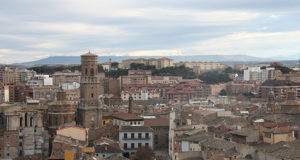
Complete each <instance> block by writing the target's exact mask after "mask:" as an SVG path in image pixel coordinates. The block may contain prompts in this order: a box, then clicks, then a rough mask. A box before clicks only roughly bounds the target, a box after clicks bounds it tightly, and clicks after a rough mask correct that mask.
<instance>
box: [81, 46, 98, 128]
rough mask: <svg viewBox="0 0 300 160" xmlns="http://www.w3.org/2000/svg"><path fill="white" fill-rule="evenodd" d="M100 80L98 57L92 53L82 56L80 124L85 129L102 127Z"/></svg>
mask: <svg viewBox="0 0 300 160" xmlns="http://www.w3.org/2000/svg"><path fill="white" fill-rule="evenodd" d="M99 95H100V79H99V77H98V56H97V55H95V54H92V53H90V52H88V53H86V54H83V55H81V79H80V103H79V106H78V124H79V125H80V126H82V127H85V128H91V129H96V128H99V127H101V124H102V123H101V121H102V110H101V109H102V106H100V105H101V104H100V103H99Z"/></svg>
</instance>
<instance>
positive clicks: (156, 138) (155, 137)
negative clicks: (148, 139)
mask: <svg viewBox="0 0 300 160" xmlns="http://www.w3.org/2000/svg"><path fill="white" fill-rule="evenodd" d="M154 142H155V144H158V135H155V136H154Z"/></svg>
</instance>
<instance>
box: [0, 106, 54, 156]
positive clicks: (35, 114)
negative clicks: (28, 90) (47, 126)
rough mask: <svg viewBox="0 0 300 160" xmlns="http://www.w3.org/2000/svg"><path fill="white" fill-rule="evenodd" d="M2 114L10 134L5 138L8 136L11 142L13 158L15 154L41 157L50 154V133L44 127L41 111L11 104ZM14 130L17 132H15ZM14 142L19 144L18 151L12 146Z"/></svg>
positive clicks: (5, 127) (7, 131)
mask: <svg viewBox="0 0 300 160" xmlns="http://www.w3.org/2000/svg"><path fill="white" fill-rule="evenodd" d="M1 116H2V117H1V119H2V121H3V122H4V125H3V126H4V128H3V129H5V133H7V134H8V136H6V137H5V138H8V139H9V140H8V142H9V143H10V144H11V149H12V150H9V153H10V154H11V155H10V157H11V158H12V157H13V156H14V155H17V156H18V157H26V156H33V155H38V156H39V157H41V158H42V157H47V156H48V146H49V144H48V133H47V131H46V130H44V128H43V113H42V112H41V111H39V110H37V109H33V108H31V107H30V106H26V107H19V106H10V107H8V108H7V109H5V110H4V111H3V114H1ZM14 132H16V133H17V134H13V133H14ZM10 136H11V137H10ZM4 143H6V142H5V139H4ZM14 143H16V144H17V148H18V150H17V151H15V149H13V148H12V147H13V146H14V145H13V144H14ZM6 156H7V154H6Z"/></svg>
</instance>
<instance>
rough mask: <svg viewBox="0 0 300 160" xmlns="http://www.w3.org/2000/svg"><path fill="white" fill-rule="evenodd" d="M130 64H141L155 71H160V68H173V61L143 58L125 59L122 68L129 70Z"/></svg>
mask: <svg viewBox="0 0 300 160" xmlns="http://www.w3.org/2000/svg"><path fill="white" fill-rule="evenodd" d="M132 63H142V64H144V65H146V66H155V68H156V69H162V68H166V67H173V66H174V60H173V59H169V58H166V57H162V58H150V59H145V58H138V59H127V60H123V61H122V66H123V68H126V69H129V68H130V64H132Z"/></svg>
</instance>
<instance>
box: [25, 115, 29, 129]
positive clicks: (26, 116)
mask: <svg viewBox="0 0 300 160" xmlns="http://www.w3.org/2000/svg"><path fill="white" fill-rule="evenodd" d="M27 118H28V114H27V113H25V127H27Z"/></svg>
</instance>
